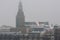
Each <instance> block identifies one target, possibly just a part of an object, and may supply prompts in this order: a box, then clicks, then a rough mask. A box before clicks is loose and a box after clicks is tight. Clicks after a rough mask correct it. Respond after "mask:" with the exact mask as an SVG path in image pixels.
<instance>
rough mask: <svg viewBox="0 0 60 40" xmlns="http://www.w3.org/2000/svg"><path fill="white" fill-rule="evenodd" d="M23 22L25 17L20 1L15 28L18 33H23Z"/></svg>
mask: <svg viewBox="0 0 60 40" xmlns="http://www.w3.org/2000/svg"><path fill="white" fill-rule="evenodd" d="M24 22H25V16H24V12H23V8H22V3H21V1H20V2H19V6H18V13H17V15H16V28H18V29H19V30H20V31H23V30H24V29H23V28H25V27H24Z"/></svg>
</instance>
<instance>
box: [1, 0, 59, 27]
mask: <svg viewBox="0 0 60 40" xmlns="http://www.w3.org/2000/svg"><path fill="white" fill-rule="evenodd" d="M21 1H22V5H23V11H24V14H25V19H26V21H48V22H50V23H53V24H60V0H21ZM18 3H19V0H0V26H1V25H9V26H15V24H16V23H15V21H16V20H15V19H16V18H15V17H16V14H17V11H18Z"/></svg>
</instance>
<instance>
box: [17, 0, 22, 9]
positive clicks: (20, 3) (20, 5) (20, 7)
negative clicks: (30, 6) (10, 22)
mask: <svg viewBox="0 0 60 40" xmlns="http://www.w3.org/2000/svg"><path fill="white" fill-rule="evenodd" d="M18 9H19V10H22V9H23V8H22V2H21V0H20V2H19V6H18Z"/></svg>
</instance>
